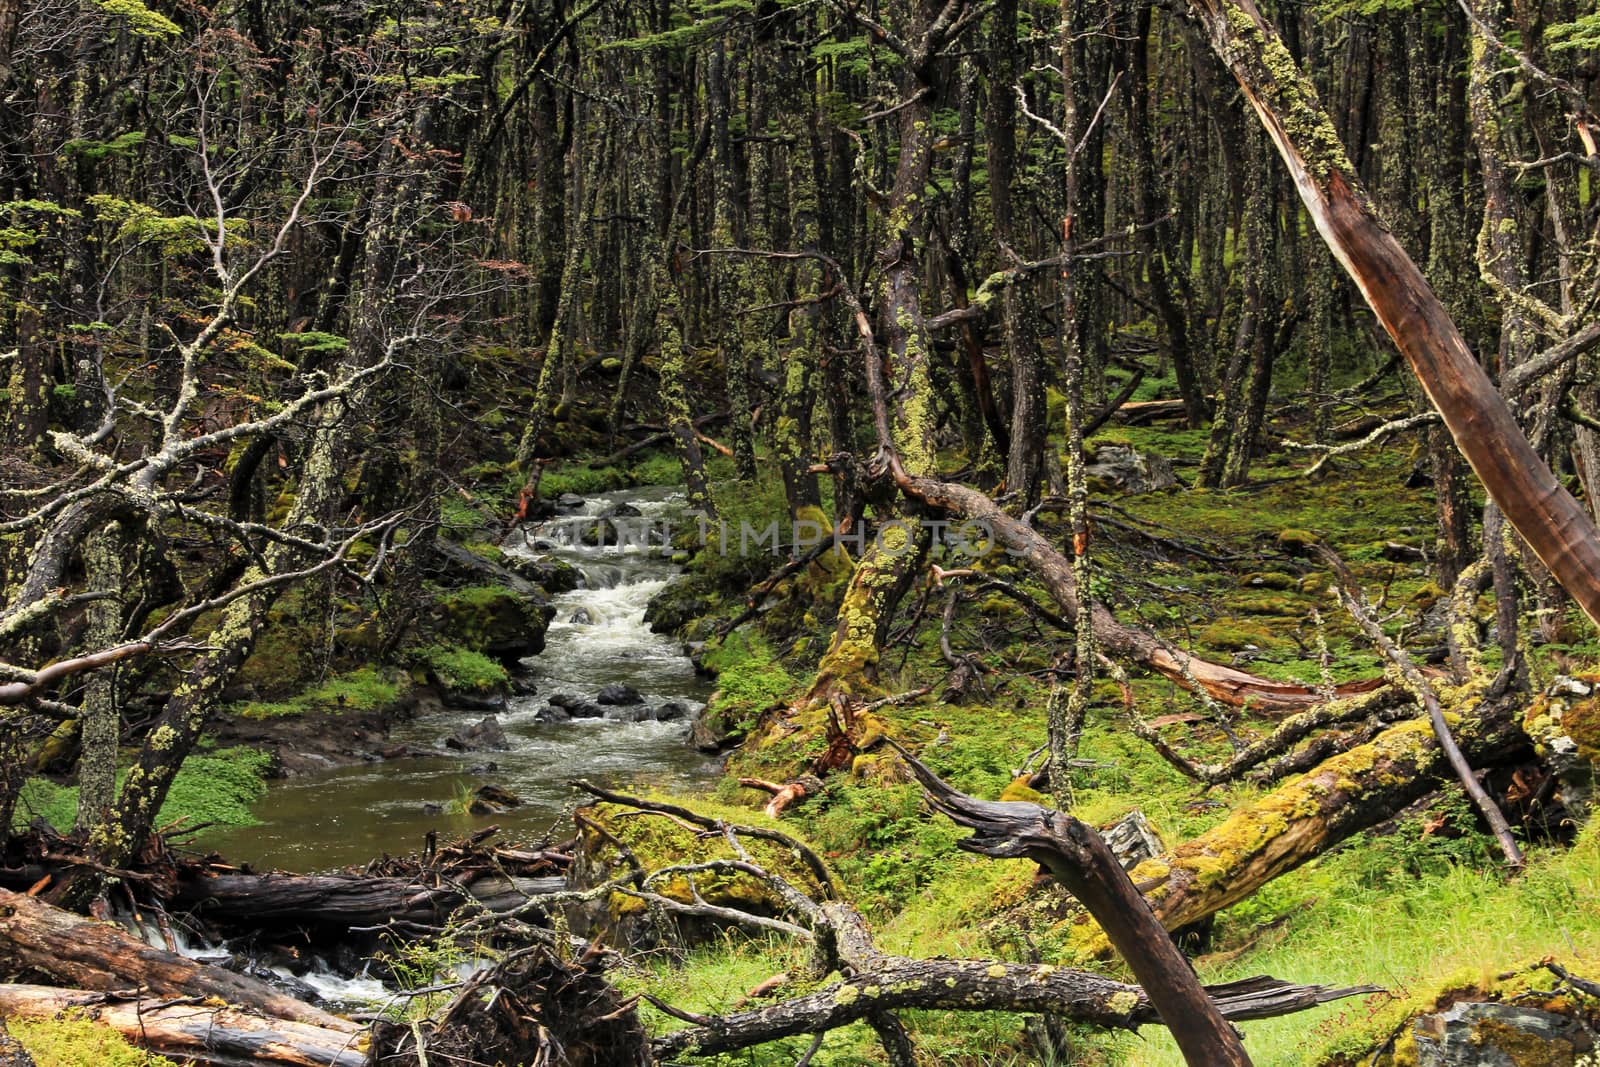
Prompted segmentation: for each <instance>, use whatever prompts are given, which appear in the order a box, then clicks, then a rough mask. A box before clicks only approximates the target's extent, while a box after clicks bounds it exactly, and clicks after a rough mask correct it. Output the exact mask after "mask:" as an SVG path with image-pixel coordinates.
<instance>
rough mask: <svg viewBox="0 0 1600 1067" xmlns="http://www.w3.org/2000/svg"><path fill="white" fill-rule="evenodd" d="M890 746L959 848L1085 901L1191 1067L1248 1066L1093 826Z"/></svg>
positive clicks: (1238, 1044)
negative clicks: (1039, 875) (957, 780)
mask: <svg viewBox="0 0 1600 1067" xmlns="http://www.w3.org/2000/svg"><path fill="white" fill-rule="evenodd" d="M890 744H894V742H893V741H890ZM895 747H896V748H897V749H899V751H900V755H901V758H902V759H904V760H905V761H906V762H907V763H908V764H910V766H911V770H912V773H914V774H915V775H916V776H917V781H918V782H920V783H921V784H922V788H923V789H924V790H925V791H926V792H927V796H928V799H929V801H930V802H931V803H932V804H933V806H934V808H936V809H937V810H938V811H940V812H943V813H944V814H945V815H947V816H949V817H950V818H951V819H952V820H953V821H954V822H955V823H956V824H957V825H958V826H965V827H967V828H968V829H970V830H972V831H973V834H972V836H971V837H968V838H965V839H963V840H962V841H961V847H962V848H963V849H966V850H967V851H969V852H977V853H980V854H982V855H985V856H992V857H995V858H997V859H1020V858H1024V857H1025V858H1027V859H1031V860H1034V861H1035V862H1038V863H1041V864H1043V865H1044V866H1045V867H1046V868H1048V869H1049V871H1050V873H1051V874H1053V875H1054V876H1055V877H1056V879H1057V881H1059V882H1061V883H1062V884H1063V885H1065V886H1066V887H1067V889H1068V890H1070V891H1071V893H1072V895H1073V896H1074V897H1076V898H1078V900H1079V901H1081V902H1082V904H1083V906H1084V907H1085V908H1086V909H1087V910H1088V912H1089V914H1090V915H1092V916H1094V918H1095V920H1096V921H1097V922H1098V923H1099V924H1100V928H1101V929H1102V930H1104V931H1105V932H1106V935H1107V936H1108V937H1109V938H1110V939H1111V943H1112V944H1113V945H1115V946H1116V949H1117V952H1118V953H1119V954H1120V955H1121V956H1122V959H1123V961H1124V962H1126V963H1127V964H1128V967H1129V968H1130V969H1131V970H1132V971H1133V973H1134V976H1135V977H1136V978H1137V979H1138V980H1139V985H1140V986H1141V987H1142V988H1143V989H1144V992H1145V995H1146V996H1147V997H1149V998H1150V1003H1151V1004H1152V1005H1153V1006H1154V1008H1155V1010H1156V1012H1157V1013H1158V1014H1159V1015H1160V1016H1161V1021H1162V1023H1164V1024H1165V1025H1166V1027H1167V1029H1168V1030H1170V1031H1171V1032H1172V1037H1173V1040H1174V1041H1176V1042H1177V1043H1178V1048H1179V1049H1180V1050H1182V1052H1183V1058H1184V1061H1185V1062H1186V1063H1188V1064H1190V1067H1209V1065H1218V1067H1227V1065H1233V1064H1237V1065H1240V1067H1245V1065H1248V1064H1249V1063H1250V1062H1251V1061H1250V1057H1249V1056H1248V1055H1247V1054H1246V1053H1245V1050H1244V1043H1243V1042H1242V1041H1241V1040H1240V1038H1239V1034H1238V1031H1236V1030H1234V1028H1233V1027H1232V1026H1230V1025H1228V1022H1227V1020H1226V1019H1225V1018H1224V1017H1223V1015H1222V1013H1221V1011H1220V1010H1219V1009H1218V1006H1217V1005H1216V1004H1215V1003H1213V1002H1212V1000H1211V999H1210V997H1208V996H1207V995H1206V992H1205V990H1204V989H1202V988H1201V986H1200V979H1199V978H1197V977H1195V973H1194V971H1193V970H1192V969H1191V968H1190V966H1189V961H1188V960H1186V959H1184V957H1183V953H1182V952H1180V951H1179V950H1178V946H1177V945H1176V944H1174V943H1173V940H1172V938H1171V937H1169V936H1167V931H1166V929H1165V928H1164V927H1163V926H1162V925H1161V923H1160V922H1159V921H1158V920H1157V919H1156V917H1155V915H1154V914H1153V913H1152V912H1151V910H1150V907H1149V905H1148V904H1147V903H1146V902H1145V900H1144V898H1143V897H1141V896H1140V895H1139V891H1138V889H1136V888H1135V887H1134V884H1133V882H1132V880H1131V879H1129V877H1128V873H1127V872H1126V871H1124V870H1123V869H1122V864H1121V863H1119V862H1117V857H1116V856H1115V855H1114V854H1113V853H1112V851H1111V849H1110V848H1109V847H1108V846H1107V845H1106V843H1105V841H1104V840H1103V839H1102V838H1101V837H1100V835H1099V834H1098V833H1097V832H1095V829H1094V828H1093V827H1091V826H1089V825H1088V824H1086V823H1084V822H1083V821H1082V820H1079V819H1075V818H1073V817H1072V816H1071V815H1070V814H1068V813H1067V812H1064V811H1057V810H1055V809H1051V808H1045V807H1041V806H1040V805H1038V804H1032V803H1028V802H1026V801H1008V802H995V801H989V800H978V799H977V798H975V797H969V796H967V795H966V794H965V793H962V792H961V791H960V790H958V789H955V788H953V787H951V786H950V785H948V784H946V783H945V782H944V781H942V780H941V779H940V778H939V776H938V775H936V774H934V773H933V771H931V770H929V769H928V767H927V766H925V765H924V764H923V763H921V762H920V761H919V760H917V759H916V758H915V757H913V756H912V755H911V754H910V753H909V752H907V751H906V750H905V749H903V748H900V746H898V745H895Z"/></svg>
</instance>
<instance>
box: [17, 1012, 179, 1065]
mask: <svg viewBox="0 0 1600 1067" xmlns="http://www.w3.org/2000/svg"><path fill="white" fill-rule="evenodd" d="M6 1029H7V1030H8V1031H10V1033H11V1036H12V1037H15V1038H16V1039H17V1040H18V1041H20V1042H21V1043H22V1047H23V1048H25V1049H27V1050H28V1053H29V1054H30V1055H31V1056H32V1057H33V1062H34V1064H35V1065H36V1067H87V1065H90V1064H93V1065H94V1067H175V1065H174V1064H173V1062H172V1061H171V1060H169V1059H166V1058H164V1057H161V1056H157V1055H154V1054H152V1053H149V1052H146V1051H144V1050H143V1049H139V1048H135V1047H134V1046H132V1045H130V1044H129V1043H128V1042H127V1041H126V1040H124V1039H123V1037H122V1035H120V1034H118V1033H116V1032H115V1031H112V1030H109V1029H107V1028H106V1027H104V1026H101V1025H100V1024H99V1023H96V1022H94V1021H93V1020H92V1019H90V1018H88V1017H87V1016H85V1015H83V1014H81V1013H78V1012H68V1013H67V1014H65V1015H62V1016H61V1017H59V1018H56V1019H16V1018H13V1019H8V1020H6Z"/></svg>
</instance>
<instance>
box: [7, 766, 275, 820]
mask: <svg viewBox="0 0 1600 1067" xmlns="http://www.w3.org/2000/svg"><path fill="white" fill-rule="evenodd" d="M271 765H272V757H271V756H269V755H268V754H266V753H265V752H261V751H258V750H257V749H253V748H242V747H240V748H224V749H216V750H215V751H212V752H205V753H200V752H196V753H194V754H193V755H191V756H190V757H189V758H188V759H186V760H184V763H183V768H182V769H181V770H179V771H178V774H177V777H175V778H174V779H173V780H172V786H171V788H170V789H169V790H168V791H167V799H166V802H165V803H163V804H162V805H161V811H160V813H159V814H158V815H157V816H156V825H157V826H162V825H165V824H167V823H171V822H175V821H177V820H179V819H183V820H185V821H187V822H188V823H190V824H193V823H201V822H211V823H217V824H220V825H224V826H254V825H255V824H256V823H257V822H259V821H260V820H258V819H257V818H256V817H255V816H254V815H253V814H252V813H251V811H250V807H251V805H253V804H254V803H255V802H256V801H258V800H260V799H261V798H262V797H263V796H265V795H266V792H267V784H266V781H265V778H266V774H267V771H268V769H269V768H270V767H271ZM125 777H126V775H125V773H123V772H119V773H118V775H117V786H118V788H119V789H120V788H121V786H122V782H123V779H124V778H125ZM77 813H78V787H77V786H66V785H60V784H57V783H56V782H53V781H51V780H50V779H48V778H32V779H29V780H28V782H27V783H26V784H25V785H24V786H23V787H22V795H21V797H20V800H19V802H18V804H17V811H16V815H15V817H14V820H13V822H14V824H15V825H16V826H17V827H19V828H20V827H23V826H26V825H27V824H28V823H29V822H30V821H32V820H33V819H34V818H35V817H40V818H43V819H44V820H45V821H46V822H48V823H49V824H50V825H51V826H53V827H55V828H56V829H57V830H60V831H62V832H65V831H67V830H70V829H71V828H72V824H73V822H74V820H75V819H76V818H77Z"/></svg>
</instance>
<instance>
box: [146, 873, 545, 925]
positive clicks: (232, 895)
mask: <svg viewBox="0 0 1600 1067" xmlns="http://www.w3.org/2000/svg"><path fill="white" fill-rule="evenodd" d="M565 887H566V879H564V878H516V879H509V880H508V879H506V878H502V877H500V876H499V875H492V876H490V877H488V878H484V879H480V880H478V881H475V882H471V883H470V884H468V885H465V886H461V885H459V884H457V883H447V884H442V885H437V886H430V885H423V884H420V883H418V882H415V881H412V880H411V879H409V878H370V877H363V876H360V875H343V874H319V875H299V874H223V875H216V876H213V877H210V878H198V879H191V880H185V881H184V882H182V883H180V885H179V887H178V891H177V893H176V894H175V895H174V896H173V898H172V903H173V904H174V905H176V906H179V907H184V908H193V909H194V910H196V911H198V912H200V913H201V914H203V915H205V916H207V917H208V918H212V919H220V920H224V921H228V922H234V923H248V924H250V925H251V926H252V927H257V928H260V927H269V926H279V925H294V924H312V925H318V926H344V927H350V926H377V925H381V924H383V923H387V922H400V923H421V924H437V923H442V922H444V921H445V920H446V919H447V918H449V917H450V915H451V913H453V912H454V911H456V910H457V909H458V908H460V907H462V906H463V905H467V904H470V905H473V906H474V907H475V908H481V909H483V910H485V911H490V912H504V911H511V910H513V909H515V908H519V907H521V906H522V905H524V904H526V903H527V902H528V900H529V898H531V897H536V896H540V895H542V894H545V893H554V892H559V891H560V890H562V889H564V888H565Z"/></svg>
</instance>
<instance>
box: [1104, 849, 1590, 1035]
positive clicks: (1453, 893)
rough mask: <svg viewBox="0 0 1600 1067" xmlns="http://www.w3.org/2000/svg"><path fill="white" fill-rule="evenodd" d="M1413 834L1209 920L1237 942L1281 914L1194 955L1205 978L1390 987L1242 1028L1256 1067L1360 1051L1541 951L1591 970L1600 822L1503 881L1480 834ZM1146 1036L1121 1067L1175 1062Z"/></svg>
mask: <svg viewBox="0 0 1600 1067" xmlns="http://www.w3.org/2000/svg"><path fill="white" fill-rule="evenodd" d="M1420 832H1421V831H1420V827H1419V825H1418V823H1417V821H1416V820H1407V821H1406V822H1405V823H1402V825H1401V827H1400V829H1399V831H1398V832H1397V833H1395V834H1393V835H1391V836H1389V837H1384V838H1376V837H1372V836H1371V835H1367V836H1364V837H1362V838H1358V839H1357V840H1355V841H1352V842H1350V843H1349V844H1347V845H1346V846H1344V847H1343V848H1342V849H1340V850H1339V851H1338V852H1337V853H1335V854H1332V855H1329V856H1326V857H1323V858H1322V859H1320V860H1318V861H1316V862H1314V863H1312V864H1308V865H1307V866H1306V867H1303V868H1301V869H1300V870H1298V871H1295V872H1293V873H1291V874H1288V875H1285V876H1284V877H1282V878H1279V879H1278V880H1277V881H1275V882H1273V883H1271V884H1270V885H1268V886H1267V887H1266V888H1265V889H1264V890H1262V892H1260V893H1258V894H1256V896H1255V897H1252V898H1251V899H1250V900H1247V901H1245V902H1243V903H1242V904H1240V905H1237V906H1236V907H1234V908H1233V909H1231V911H1230V912H1228V913H1225V914H1224V915H1223V916H1222V917H1221V918H1220V920H1219V923H1220V926H1219V938H1220V940H1221V942H1222V943H1223V944H1228V943H1230V942H1232V943H1236V944H1238V943H1243V942H1244V941H1245V940H1247V939H1248V938H1250V937H1251V936H1253V935H1256V934H1257V933H1258V932H1260V928H1261V927H1262V926H1263V924H1266V923H1270V922H1272V921H1273V920H1274V919H1277V918H1279V917H1280V916H1286V917H1287V918H1286V920H1285V921H1284V922H1283V923H1282V924H1281V925H1280V926H1277V927H1275V928H1273V929H1271V930H1269V931H1265V932H1261V933H1260V937H1261V940H1260V942H1259V944H1258V947H1256V948H1255V949H1254V950H1253V951H1250V952H1248V953H1246V954H1244V955H1242V956H1240V957H1239V958H1238V959H1236V960H1231V961H1228V962H1223V963H1215V964H1213V963H1210V962H1208V961H1206V960H1205V959H1202V960H1201V961H1200V963H1199V967H1198V970H1199V972H1200V975H1201V977H1202V978H1203V979H1204V980H1205V981H1208V982H1217V981H1227V980H1230V979H1235V978H1243V977H1246V976H1248V975H1253V974H1271V975H1273V976H1275V977H1278V978H1283V979H1287V980H1290V981H1297V982H1322V983H1327V984H1334V985H1358V984H1364V983H1371V984H1374V985H1380V986H1383V987H1384V988H1385V989H1386V990H1387V992H1386V993H1382V994H1377V995H1374V996H1370V997H1364V998H1359V999H1353V1000H1349V1001H1343V1002H1339V1003H1336V1004H1331V1005H1326V1006H1324V1007H1322V1008H1319V1009H1317V1010H1315V1011H1312V1012H1304V1013H1301V1014H1298V1015H1293V1016H1288V1017H1285V1018H1282V1019H1268V1020H1261V1021H1258V1022H1249V1023H1245V1024H1243V1029H1244V1032H1245V1035H1246V1045H1247V1047H1248V1048H1249V1049H1250V1052H1251V1055H1252V1056H1253V1057H1254V1059H1255V1062H1256V1064H1257V1067H1287V1065H1291V1064H1317V1063H1321V1062H1323V1061H1324V1060H1326V1059H1327V1058H1329V1057H1330V1056H1332V1055H1333V1054H1335V1053H1345V1054H1349V1055H1356V1054H1358V1053H1360V1052H1361V1051H1362V1050H1370V1049H1371V1048H1373V1047H1374V1046H1376V1045H1377V1044H1379V1043H1381V1042H1382V1041H1383V1040H1384V1039H1385V1038H1386V1037H1387V1036H1388V1034H1389V1033H1390V1032H1391V1031H1392V1030H1393V1029H1394V1027H1395V1026H1396V1025H1397V1024H1398V1023H1399V1022H1400V1021H1401V1020H1402V1019H1404V1018H1405V1017H1406V1016H1407V1015H1409V1014H1410V1013H1412V1012H1413V1011H1415V1010H1418V1009H1420V1008H1423V1007H1426V1006H1429V1005H1430V1004H1431V1003H1432V1001H1433V999H1434V998H1435V997H1436V996H1437V995H1438V993H1439V992H1440V991H1441V990H1442V989H1444V988H1446V987H1457V986H1464V985H1465V986H1477V987H1483V988H1487V987H1489V986H1492V985H1493V984H1494V982H1495V976H1496V975H1497V974H1499V973H1503V972H1506V971H1511V970H1514V969H1516V968H1519V967H1525V966H1527V965H1529V964H1531V963H1533V962H1535V961H1537V960H1539V959H1541V958H1542V957H1544V956H1547V955H1548V956H1554V957H1555V958H1556V959H1557V960H1559V961H1562V962H1564V963H1566V964H1567V965H1568V966H1569V967H1571V968H1572V969H1574V971H1575V972H1576V973H1579V974H1582V975H1586V976H1593V975H1594V974H1596V973H1600V824H1591V826H1590V827H1589V829H1588V831H1587V832H1586V833H1585V835H1584V836H1583V838H1582V839H1581V840H1580V842H1579V843H1578V844H1577V845H1576V846H1574V847H1573V848H1571V849H1559V848H1543V849H1538V850H1535V851H1533V852H1532V855H1531V857H1530V860H1531V861H1530V864H1529V868H1528V870H1527V871H1526V873H1524V874H1523V875H1521V876H1520V877H1518V878H1514V879H1509V880H1508V879H1507V878H1506V876H1505V875H1504V873H1503V872H1502V871H1501V869H1500V868H1499V866H1498V864H1497V863H1496V862H1495V859H1494V858H1493V857H1491V856H1490V855H1489V846H1488V845H1487V843H1486V842H1485V841H1483V840H1482V839H1481V838H1476V837H1474V838H1473V839H1471V842H1470V846H1471V848H1472V850H1474V851H1475V852H1476V853H1477V854H1476V855H1472V854H1471V853H1469V852H1467V851H1466V850H1465V849H1463V848H1462V846H1461V845H1460V841H1461V839H1457V840H1456V841H1455V842H1450V841H1438V842H1434V843H1433V844H1430V843H1429V842H1428V841H1427V839H1424V838H1421V837H1419V836H1417V835H1419V834H1420ZM1430 836H1431V835H1430ZM1430 853H1432V854H1431V855H1430ZM1452 853H1453V854H1452ZM1143 1036H1144V1040H1142V1041H1138V1042H1127V1043H1125V1044H1126V1054H1127V1058H1126V1060H1125V1062H1126V1063H1127V1065H1128V1067H1176V1065H1178V1064H1181V1063H1182V1062H1183V1060H1182V1058H1181V1057H1180V1056H1179V1055H1178V1052H1177V1049H1176V1046H1175V1045H1173V1043H1172V1041H1171V1038H1170V1037H1169V1036H1168V1035H1166V1034H1165V1032H1163V1031H1160V1030H1159V1028H1156V1027H1149V1028H1147V1029H1146V1030H1145V1031H1144V1034H1143Z"/></svg>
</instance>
